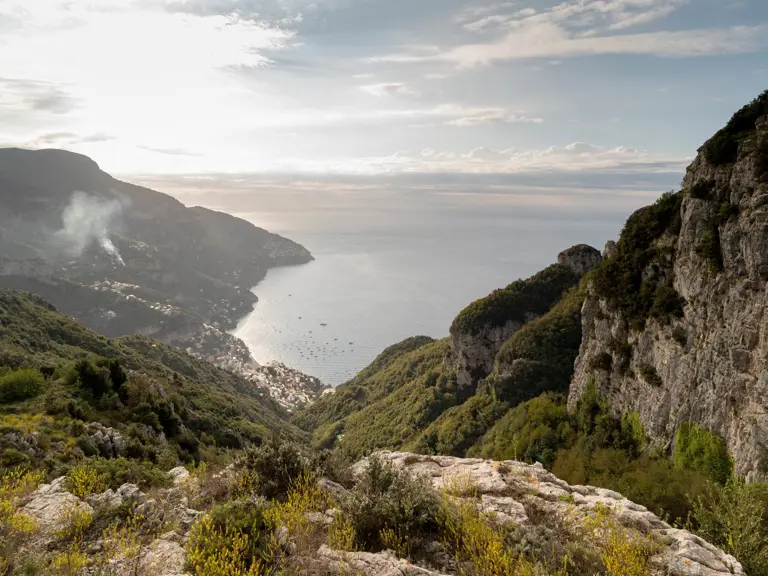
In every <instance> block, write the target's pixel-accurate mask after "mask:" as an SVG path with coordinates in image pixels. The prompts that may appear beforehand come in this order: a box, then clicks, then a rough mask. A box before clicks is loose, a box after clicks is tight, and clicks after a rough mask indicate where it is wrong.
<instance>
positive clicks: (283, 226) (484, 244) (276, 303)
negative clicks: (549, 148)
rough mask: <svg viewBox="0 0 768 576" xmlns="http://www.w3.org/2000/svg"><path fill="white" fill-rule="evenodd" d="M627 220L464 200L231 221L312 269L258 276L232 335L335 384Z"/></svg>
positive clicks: (262, 358) (254, 215)
mask: <svg viewBox="0 0 768 576" xmlns="http://www.w3.org/2000/svg"><path fill="white" fill-rule="evenodd" d="M646 203H648V201H647V199H640V200H638V201H637V204H638V206H641V205H644V204H646ZM627 214H628V212H627V211H625V210H618V211H615V212H611V211H602V212H592V211H583V210H582V211H569V210H565V209H564V210H553V209H549V208H548V209H533V210H530V209H525V208H522V209H521V207H519V206H504V205H501V206H487V205H479V206H474V205H472V204H471V203H469V204H462V205H459V206H453V207H441V208H439V209H434V210H429V209H422V210H419V211H417V212H416V213H415V214H414V211H413V210H411V209H410V208H409V207H408V206H407V205H402V206H393V207H389V208H388V209H387V210H381V209H380V208H377V209H371V210H367V209H366V208H365V206H360V205H355V206H353V207H351V208H349V209H341V208H340V209H338V210H334V211H330V213H323V214H317V215H313V214H311V213H307V212H305V211H290V210H285V211H272V212H269V211H253V212H247V213H239V214H237V215H238V216H240V217H242V218H245V219H248V220H250V221H251V222H253V223H254V224H256V225H259V226H262V227H264V228H267V229H268V230H270V231H271V232H276V233H278V234H281V235H283V236H286V237H288V238H291V239H292V240H295V241H297V242H300V243H301V244H303V245H304V246H306V247H307V248H308V249H309V250H310V251H311V252H312V254H313V255H314V257H315V261H314V262H311V263H309V264H305V265H301V266H291V267H284V268H276V269H272V270H270V271H269V272H268V274H267V276H266V278H265V279H264V280H263V281H262V282H260V283H259V284H258V285H257V286H254V287H253V292H254V294H256V296H258V298H259V301H258V303H257V305H256V307H255V310H254V311H253V313H252V314H250V315H249V316H247V317H245V318H243V319H242V321H241V322H240V324H239V326H238V327H237V329H236V330H235V331H234V334H235V335H236V336H238V337H240V338H242V339H243V340H244V341H245V342H246V344H247V345H248V346H249V348H250V349H251V351H252V353H253V356H254V358H255V359H256V360H257V361H258V362H260V363H269V362H272V361H279V362H282V363H284V364H287V365H288V366H291V367H293V368H296V369H299V370H301V371H303V372H305V373H307V374H311V375H313V376H316V377H318V378H320V379H321V380H322V381H323V382H325V383H327V384H330V385H332V386H337V385H339V384H341V383H343V382H345V381H347V380H348V379H350V378H351V377H353V376H354V375H355V374H356V373H358V372H359V371H360V370H361V369H362V368H364V367H365V366H367V365H368V364H369V363H370V362H371V361H373V360H374V359H375V358H376V356H377V355H378V354H379V353H381V352H382V351H383V350H384V349H385V348H387V347H388V346H390V345H392V344H395V343H397V342H400V341H402V340H403V339H405V338H408V337H409V336H415V335H426V336H431V337H433V338H443V337H446V336H448V330H449V327H450V325H451V322H452V321H453V319H454V318H455V317H456V315H457V314H458V313H459V312H460V311H461V310H462V309H463V308H465V307H466V306H467V305H469V304H470V303H471V302H473V301H474V300H476V299H478V298H481V297H484V296H486V295H487V294H489V293H490V292H491V291H493V290H495V289H497V288H502V287H504V286H506V285H508V284H509V283H510V282H512V281H514V280H517V279H519V278H526V277H528V276H530V275H532V274H534V273H536V272H537V271H539V270H541V269H543V268H545V267H546V266H548V265H549V264H552V263H554V262H556V260H557V255H558V253H559V252H560V251H562V250H564V249H565V248H568V247H570V246H572V245H574V244H579V243H586V244H590V245H593V246H595V247H597V248H598V249H602V248H603V246H604V244H605V242H606V241H607V240H610V239H616V238H617V236H618V234H619V232H620V230H621V226H622V224H623V223H624V221H625V219H626V217H627Z"/></svg>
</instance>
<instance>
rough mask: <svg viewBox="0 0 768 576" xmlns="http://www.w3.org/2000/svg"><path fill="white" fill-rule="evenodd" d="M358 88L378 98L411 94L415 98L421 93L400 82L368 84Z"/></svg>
mask: <svg viewBox="0 0 768 576" xmlns="http://www.w3.org/2000/svg"><path fill="white" fill-rule="evenodd" d="M360 90H362V91H363V92H367V93H368V94H370V95H371V96H377V97H379V98H381V97H384V96H412V97H414V98H417V97H419V96H420V95H421V93H420V92H419V91H418V90H416V89H415V88H413V87H412V86H408V85H407V84H403V83H401V82H389V83H384V84H369V85H367V86H360Z"/></svg>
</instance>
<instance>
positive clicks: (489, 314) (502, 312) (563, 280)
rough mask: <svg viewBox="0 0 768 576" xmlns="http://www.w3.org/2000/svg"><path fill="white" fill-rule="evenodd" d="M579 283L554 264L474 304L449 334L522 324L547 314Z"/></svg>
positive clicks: (564, 269) (569, 272) (466, 309)
mask: <svg viewBox="0 0 768 576" xmlns="http://www.w3.org/2000/svg"><path fill="white" fill-rule="evenodd" d="M578 280H579V278H578V276H576V274H574V273H573V271H572V270H571V269H570V268H568V267H566V266H562V265H560V264H553V265H552V266H550V267H549V268H546V269H545V270H543V271H541V272H539V273H538V274H535V275H534V276H531V277H530V278H528V279H526V280H517V281H516V282H513V283H512V284H510V285H509V286H507V287H506V288H502V289H500V290H495V291H494V292H492V293H491V294H490V295H489V296H487V297H485V298H482V299H481V300H477V301H476V302H473V303H472V304H470V305H469V306H468V307H467V308H465V309H464V310H463V311H462V312H461V313H460V314H459V315H458V316H457V317H456V319H455V320H454V321H453V325H452V326H451V332H452V333H454V332H459V333H470V334H474V333H477V332H478V331H480V330H481V329H483V328H485V327H491V328H493V327H496V326H503V325H504V324H506V323H507V322H510V321H516V322H520V323H524V322H526V321H527V320H528V318H529V316H530V314H535V315H540V314H544V313H545V312H547V311H548V310H549V309H550V308H551V307H552V305H553V304H554V303H555V302H557V301H558V300H559V299H560V297H561V296H562V294H563V292H565V291H566V290H567V289H568V288H570V287H572V286H574V285H575V284H576V283H577V282H578Z"/></svg>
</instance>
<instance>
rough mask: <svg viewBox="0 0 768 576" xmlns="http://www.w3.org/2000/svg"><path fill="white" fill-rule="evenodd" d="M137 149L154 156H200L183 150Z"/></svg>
mask: <svg viewBox="0 0 768 576" xmlns="http://www.w3.org/2000/svg"><path fill="white" fill-rule="evenodd" d="M137 148H140V149H141V150H146V151H148V152H154V153H156V154H166V155H168V156H200V154H198V153H196V152H192V151H190V150H185V149H184V148H157V147H153V146H137Z"/></svg>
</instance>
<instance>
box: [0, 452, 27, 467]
mask: <svg viewBox="0 0 768 576" xmlns="http://www.w3.org/2000/svg"><path fill="white" fill-rule="evenodd" d="M28 463H29V456H28V455H26V454H24V452H21V451H19V450H16V449H15V448H6V449H5V450H3V455H2V458H0V464H1V465H2V466H5V467H6V468H13V467H14V466H22V465H25V464H28Z"/></svg>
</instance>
